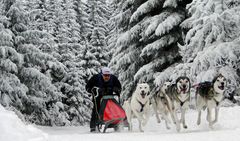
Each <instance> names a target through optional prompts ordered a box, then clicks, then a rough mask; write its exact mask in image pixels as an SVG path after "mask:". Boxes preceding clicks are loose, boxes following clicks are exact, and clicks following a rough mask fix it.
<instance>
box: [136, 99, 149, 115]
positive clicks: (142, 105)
mask: <svg viewBox="0 0 240 141" xmlns="http://www.w3.org/2000/svg"><path fill="white" fill-rule="evenodd" d="M137 102H138V103H139V104H140V105H141V109H140V112H142V111H143V108H144V107H145V105H146V103H147V102H146V103H145V104H142V103H141V102H140V101H138V100H137Z"/></svg>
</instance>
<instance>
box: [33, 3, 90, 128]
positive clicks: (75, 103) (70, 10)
mask: <svg viewBox="0 0 240 141" xmlns="http://www.w3.org/2000/svg"><path fill="white" fill-rule="evenodd" d="M44 4H45V5H46V6H45V7H48V8H44V7H43V8H42V9H41V10H42V11H45V12H44V14H43V15H40V17H43V18H44V19H45V20H44V21H43V22H44V23H46V25H52V26H51V27H52V28H53V29H54V30H49V28H46V27H48V26H45V28H43V29H42V30H43V31H47V33H49V34H50V35H51V36H53V37H54V38H52V39H53V40H54V41H55V42H56V43H55V44H56V45H57V52H55V53H54V56H56V58H57V59H58V61H60V62H61V63H63V64H64V66H66V67H67V68H66V75H65V76H64V77H63V79H59V80H58V81H55V82H54V85H55V86H56V87H57V89H58V91H61V93H62V94H63V98H62V100H63V101H62V102H63V106H64V109H63V110H64V111H65V112H67V114H68V117H67V119H68V120H69V123H67V124H70V125H79V124H81V125H82V124H85V123H86V121H88V120H89V117H90V116H89V114H90V112H88V111H89V109H90V107H91V106H89V101H90V98H89V97H88V94H87V92H86V91H85V89H84V86H85V83H84V82H82V81H83V80H82V77H83V76H85V74H84V73H81V72H82V71H81V70H82V68H81V66H79V65H78V61H79V60H77V56H78V55H79V54H80V52H81V50H83V46H82V44H83V43H85V40H84V39H85V34H86V33H85V32H86V31H85V29H84V28H85V23H84V22H85V19H84V17H81V16H86V15H83V14H84V11H83V9H81V6H83V5H81V4H83V3H81V1H72V0H61V1H48V2H45V3H44ZM58 4H59V5H58ZM54 5H55V6H54ZM32 11H34V9H32ZM33 13H34V12H33ZM36 14H38V13H36ZM54 15H55V17H57V18H55V19H54V18H53V17H54ZM34 17H36V16H34ZM37 17H38V16H37ZM35 22H38V21H35ZM53 23H54V24H53ZM33 27H34V25H33ZM84 104H86V105H84ZM74 112H76V113H74Z"/></svg>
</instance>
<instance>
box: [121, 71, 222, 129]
mask: <svg viewBox="0 0 240 141" xmlns="http://www.w3.org/2000/svg"><path fill="white" fill-rule="evenodd" d="M206 85H208V86H206ZM195 88H196V93H195V98H196V109H197V111H198V118H197V124H198V125H199V124H200V123H201V111H202V110H205V109H207V121H208V122H209V127H210V128H213V125H214V124H215V123H216V122H217V120H218V113H219V108H220V103H221V101H222V100H223V98H224V96H223V94H224V90H225V89H226V79H225V77H224V76H223V75H221V74H219V75H218V76H216V77H215V78H214V79H213V80H212V82H211V83H210V82H208V83H207V82H205V83H200V84H199V85H197V86H195ZM190 89H191V84H190V80H189V78H188V77H185V76H181V77H179V78H177V79H176V83H175V84H171V82H165V83H164V84H163V85H162V86H161V88H160V90H159V91H158V93H156V94H155V95H154V96H151V95H150V88H149V85H148V84H147V83H141V84H138V85H137V87H136V90H135V91H134V93H133V94H132V96H131V97H130V98H129V99H128V100H126V101H124V103H123V108H124V110H125V112H126V116H127V121H128V124H129V130H130V131H131V130H132V128H133V127H132V119H133V118H137V120H138V123H139V130H140V131H141V132H143V131H144V130H143V127H144V126H145V125H146V124H147V122H148V120H149V117H150V114H151V113H150V106H151V105H152V107H153V110H154V112H155V114H156V118H157V122H159V123H160V117H159V115H160V116H161V117H162V119H164V120H165V125H166V128H167V129H170V126H169V123H171V121H172V122H173V123H174V124H175V126H176V130H177V131H178V132H179V131H180V129H181V125H182V127H183V128H187V123H186V120H185V112H186V110H187V109H188V108H189V105H190ZM178 112H179V113H180V119H179V118H178ZM213 112H215V114H214V115H215V117H214V118H213V117H212V116H213Z"/></svg>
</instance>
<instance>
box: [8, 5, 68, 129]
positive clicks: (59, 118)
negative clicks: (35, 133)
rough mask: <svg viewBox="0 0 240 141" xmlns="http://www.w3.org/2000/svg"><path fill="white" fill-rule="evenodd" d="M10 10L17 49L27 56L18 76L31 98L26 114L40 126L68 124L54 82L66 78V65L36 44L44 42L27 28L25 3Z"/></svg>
mask: <svg viewBox="0 0 240 141" xmlns="http://www.w3.org/2000/svg"><path fill="white" fill-rule="evenodd" d="M4 4H9V3H4ZM5 6H6V5H5ZM6 7H9V9H6V10H7V12H6V11H5V13H6V17H7V18H8V20H9V25H8V26H7V28H8V29H9V30H10V31H12V33H13V34H12V35H13V36H12V42H13V48H14V49H15V50H16V51H17V52H19V53H21V54H22V57H23V62H22V63H21V65H18V66H17V69H18V71H17V77H18V78H19V80H20V82H21V83H22V84H24V86H25V87H26V88H25V89H23V90H22V91H24V90H27V91H26V96H27V99H26V101H24V103H22V109H21V112H22V114H24V115H25V116H26V119H27V120H28V121H31V122H34V123H36V124H42V125H54V124H55V125H63V124H66V122H68V121H67V120H66V113H65V112H64V111H61V107H62V103H61V102H59V101H60V100H61V97H62V95H61V93H59V92H58V91H57V88H56V87H55V86H54V85H53V84H52V81H54V80H56V79H59V78H61V77H63V74H64V72H65V71H64V69H63V66H62V65H61V64H60V63H59V62H58V61H56V59H55V58H53V57H52V56H51V55H47V54H45V53H43V52H42V51H41V50H39V49H38V45H39V44H35V42H34V41H36V40H41V39H42V38H41V37H42V36H41V35H42V34H38V33H39V32H36V31H28V29H27V26H26V25H28V18H29V17H28V14H26V13H27V12H26V11H24V10H23V3H22V2H21V1H14V2H12V3H10V5H7V6H6ZM16 84H17V83H16ZM20 92H21V91H19V93H20ZM22 97H24V95H23V96H22Z"/></svg>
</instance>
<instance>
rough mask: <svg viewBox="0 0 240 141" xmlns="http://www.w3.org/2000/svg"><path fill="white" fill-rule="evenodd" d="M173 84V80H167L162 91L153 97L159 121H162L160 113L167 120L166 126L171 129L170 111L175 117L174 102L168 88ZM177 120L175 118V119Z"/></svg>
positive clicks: (153, 104) (154, 108)
mask: <svg viewBox="0 0 240 141" xmlns="http://www.w3.org/2000/svg"><path fill="white" fill-rule="evenodd" d="M170 86H171V82H165V83H164V84H163V86H162V87H161V88H160V91H159V92H158V93H157V94H156V95H155V96H154V97H153V99H152V106H153V110H154V112H155V114H156V118H157V121H158V123H160V122H161V120H160V118H159V114H160V115H161V116H162V117H163V119H164V120H165V124H166V128H167V129H170V126H169V123H170V120H169V113H170V115H171V117H172V118H173V111H172V109H173V107H172V102H171V100H170V98H169V97H168V95H167V94H166V90H167V89H168V88H169V87H170ZM173 121H174V122H175V119H173Z"/></svg>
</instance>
